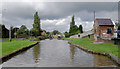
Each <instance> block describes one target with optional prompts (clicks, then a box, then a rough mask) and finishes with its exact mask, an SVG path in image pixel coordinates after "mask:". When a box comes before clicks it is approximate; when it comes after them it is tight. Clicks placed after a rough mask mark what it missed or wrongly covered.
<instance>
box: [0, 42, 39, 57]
mask: <svg viewBox="0 0 120 69" xmlns="http://www.w3.org/2000/svg"><path fill="white" fill-rule="evenodd" d="M36 42H37V41H29V40H13V41H12V42H10V41H9V40H6V41H0V53H2V54H1V55H0V57H3V56H5V55H7V54H10V53H12V52H14V51H17V50H19V49H22V48H24V47H27V46H29V45H31V44H34V43H36Z"/></svg>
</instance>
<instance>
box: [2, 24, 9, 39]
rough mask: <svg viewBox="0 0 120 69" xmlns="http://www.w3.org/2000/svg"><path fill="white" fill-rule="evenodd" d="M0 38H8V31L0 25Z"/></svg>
mask: <svg viewBox="0 0 120 69" xmlns="http://www.w3.org/2000/svg"><path fill="white" fill-rule="evenodd" d="M0 28H1V29H0V37H2V38H9V30H8V29H7V28H6V27H5V25H1V24H0Z"/></svg>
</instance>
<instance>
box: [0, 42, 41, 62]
mask: <svg viewBox="0 0 120 69" xmlns="http://www.w3.org/2000/svg"><path fill="white" fill-rule="evenodd" d="M38 43H39V42H36V43H34V44H32V45H29V46H27V47H23V48H22V49H19V50H17V51H15V52H12V53H10V54H8V55H5V56H3V57H2V58H0V64H2V63H3V62H4V61H6V60H7V59H8V58H9V57H12V56H14V55H16V54H17V53H20V52H22V51H25V50H27V49H29V48H31V47H33V46H35V45H37V44H38Z"/></svg>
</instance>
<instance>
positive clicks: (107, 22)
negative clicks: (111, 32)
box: [96, 19, 114, 26]
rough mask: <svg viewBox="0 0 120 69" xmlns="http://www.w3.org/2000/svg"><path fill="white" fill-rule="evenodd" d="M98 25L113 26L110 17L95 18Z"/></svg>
mask: <svg viewBox="0 0 120 69" xmlns="http://www.w3.org/2000/svg"><path fill="white" fill-rule="evenodd" d="M96 20H97V22H98V24H99V25H107V26H114V24H113V22H112V21H111V19H96Z"/></svg>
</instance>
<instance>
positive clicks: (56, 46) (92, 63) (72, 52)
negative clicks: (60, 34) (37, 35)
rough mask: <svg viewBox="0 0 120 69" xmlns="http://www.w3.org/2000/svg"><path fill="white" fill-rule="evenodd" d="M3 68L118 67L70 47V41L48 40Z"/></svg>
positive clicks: (13, 58) (6, 63)
mask: <svg viewBox="0 0 120 69" xmlns="http://www.w3.org/2000/svg"><path fill="white" fill-rule="evenodd" d="M2 66H3V67H116V65H115V64H114V63H113V61H111V60H110V59H109V58H107V57H105V56H100V55H93V54H89V53H86V52H84V51H82V50H81V49H79V48H77V47H73V46H70V44H68V41H65V40H57V39H52V40H49V39H46V40H42V41H40V43H39V44H38V45H36V46H34V47H32V48H30V49H28V50H27V51H24V52H22V53H20V54H19V55H17V56H14V57H12V58H11V59H9V60H7V61H6V62H4V63H3V64H2Z"/></svg>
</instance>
